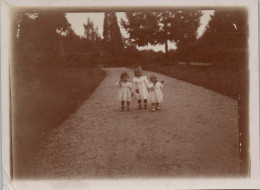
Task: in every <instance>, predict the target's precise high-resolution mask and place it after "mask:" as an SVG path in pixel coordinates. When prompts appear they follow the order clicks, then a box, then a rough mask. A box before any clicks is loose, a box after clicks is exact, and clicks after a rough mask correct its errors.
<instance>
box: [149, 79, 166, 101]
mask: <svg viewBox="0 0 260 190" xmlns="http://www.w3.org/2000/svg"><path fill="white" fill-rule="evenodd" d="M149 88H150V94H149V99H148V101H149V102H150V103H152V104H155V103H161V102H162V101H163V93H162V90H161V89H162V88H163V85H162V83H160V82H156V84H155V85H154V84H153V83H150V85H149Z"/></svg>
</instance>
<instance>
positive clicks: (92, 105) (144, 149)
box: [29, 68, 239, 178]
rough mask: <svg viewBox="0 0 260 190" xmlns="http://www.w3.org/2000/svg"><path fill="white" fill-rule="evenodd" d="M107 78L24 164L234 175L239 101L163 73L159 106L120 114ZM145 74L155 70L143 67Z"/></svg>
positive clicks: (46, 172) (128, 173)
mask: <svg viewBox="0 0 260 190" xmlns="http://www.w3.org/2000/svg"><path fill="white" fill-rule="evenodd" d="M105 71H106V72H107V76H106V78H105V79H104V80H103V81H102V82H101V84H100V85H99V87H97V89H96V90H95V91H94V93H93V94H92V95H91V97H90V98H89V99H87V100H86V101H85V102H84V103H83V104H82V106H81V107H80V108H79V109H78V110H77V111H76V112H75V113H74V114H72V115H70V117H69V119H67V120H66V121H64V122H63V124H62V125H61V126H60V127H58V128H57V129H55V130H53V132H52V133H50V134H49V135H48V136H47V137H46V139H45V140H44V141H43V142H42V143H41V145H40V154H39V155H37V156H35V157H34V158H33V159H32V160H30V161H29V162H30V163H31V164H32V165H33V166H34V167H33V170H32V171H31V174H32V177H37V178H74V177H80V178H118V177H120V178H124V177H180V178H181V177H196V178H197V177H231V176H232V177H237V176H238V175H239V146H238V113H237V110H238V103H237V101H235V100H234V99H231V98H229V97H226V96H223V95H221V94H218V93H216V92H213V91H210V90H207V89H205V88H202V87H199V86H195V85H192V84H189V83H186V82H183V81H179V80H176V79H174V78H170V77H167V76H165V75H162V74H156V75H157V76H158V78H159V80H164V81H165V83H166V84H165V85H164V89H163V94H164V102H163V103H162V105H161V110H160V111H157V112H150V111H149V110H137V101H136V100H135V99H133V101H132V103H131V112H120V104H119V102H118V101H117V99H116V95H117V87H116V86H115V82H116V81H117V80H118V79H119V76H120V73H121V72H122V71H127V72H128V73H129V74H130V79H132V77H133V70H131V69H126V68H109V69H105ZM144 74H145V75H147V76H150V75H151V74H155V73H154V72H146V71H145V72H144Z"/></svg>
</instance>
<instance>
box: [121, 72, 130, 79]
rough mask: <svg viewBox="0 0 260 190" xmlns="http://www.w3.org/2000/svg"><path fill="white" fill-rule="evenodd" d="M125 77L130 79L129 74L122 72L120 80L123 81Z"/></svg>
mask: <svg viewBox="0 0 260 190" xmlns="http://www.w3.org/2000/svg"><path fill="white" fill-rule="evenodd" d="M125 76H127V77H129V75H128V73H127V72H122V73H121V75H120V79H123V78H124V77H125Z"/></svg>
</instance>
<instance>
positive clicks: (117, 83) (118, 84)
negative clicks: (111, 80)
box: [116, 80, 122, 88]
mask: <svg viewBox="0 0 260 190" xmlns="http://www.w3.org/2000/svg"><path fill="white" fill-rule="evenodd" d="M121 82H122V81H121V80H120V81H117V82H116V86H118V87H119V88H120V87H121Z"/></svg>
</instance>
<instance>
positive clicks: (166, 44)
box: [165, 40, 168, 57]
mask: <svg viewBox="0 0 260 190" xmlns="http://www.w3.org/2000/svg"><path fill="white" fill-rule="evenodd" d="M165 56H166V57H168V40H165Z"/></svg>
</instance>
